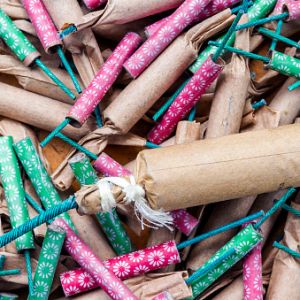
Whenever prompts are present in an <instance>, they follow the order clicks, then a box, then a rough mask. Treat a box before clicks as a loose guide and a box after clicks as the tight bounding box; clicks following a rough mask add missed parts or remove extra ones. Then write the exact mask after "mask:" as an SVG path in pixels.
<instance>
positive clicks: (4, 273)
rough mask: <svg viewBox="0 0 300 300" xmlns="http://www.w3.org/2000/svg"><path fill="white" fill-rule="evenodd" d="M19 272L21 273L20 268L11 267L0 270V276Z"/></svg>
mask: <svg viewBox="0 0 300 300" xmlns="http://www.w3.org/2000/svg"><path fill="white" fill-rule="evenodd" d="M19 274H21V270H20V269H11V270H3V271H0V277H1V276H9V275H19Z"/></svg>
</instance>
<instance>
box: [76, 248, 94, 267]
mask: <svg viewBox="0 0 300 300" xmlns="http://www.w3.org/2000/svg"><path fill="white" fill-rule="evenodd" d="M78 263H79V264H80V265H81V266H83V267H84V268H85V269H86V268H89V267H90V266H93V265H94V264H95V263H96V257H95V255H94V254H93V253H91V252H89V251H85V250H84V251H81V252H80V257H79V260H78Z"/></svg>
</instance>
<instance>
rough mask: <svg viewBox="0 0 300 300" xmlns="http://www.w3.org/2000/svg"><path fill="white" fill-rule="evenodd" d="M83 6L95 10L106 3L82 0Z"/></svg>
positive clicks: (105, 0) (100, 0)
mask: <svg viewBox="0 0 300 300" xmlns="http://www.w3.org/2000/svg"><path fill="white" fill-rule="evenodd" d="M83 2H84V4H85V5H86V7H87V8H89V9H96V8H98V7H99V6H101V5H104V4H105V3H107V0H83Z"/></svg>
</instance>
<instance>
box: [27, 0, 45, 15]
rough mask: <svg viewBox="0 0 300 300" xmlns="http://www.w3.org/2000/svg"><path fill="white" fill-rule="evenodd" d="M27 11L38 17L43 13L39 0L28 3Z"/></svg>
mask: <svg viewBox="0 0 300 300" xmlns="http://www.w3.org/2000/svg"><path fill="white" fill-rule="evenodd" d="M29 10H30V11H31V12H32V13H33V14H35V15H39V14H41V13H42V12H43V9H42V6H41V1H40V0H31V1H30V3H29Z"/></svg>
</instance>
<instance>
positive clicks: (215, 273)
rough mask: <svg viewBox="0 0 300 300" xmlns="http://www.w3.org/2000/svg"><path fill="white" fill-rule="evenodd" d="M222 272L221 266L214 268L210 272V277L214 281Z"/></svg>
mask: <svg viewBox="0 0 300 300" xmlns="http://www.w3.org/2000/svg"><path fill="white" fill-rule="evenodd" d="M221 274H222V269H221V268H214V269H213V270H211V271H210V272H209V273H208V279H209V280H210V281H211V282H213V281H215V280H216V279H217V278H218V277H219V276H220V275H221Z"/></svg>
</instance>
